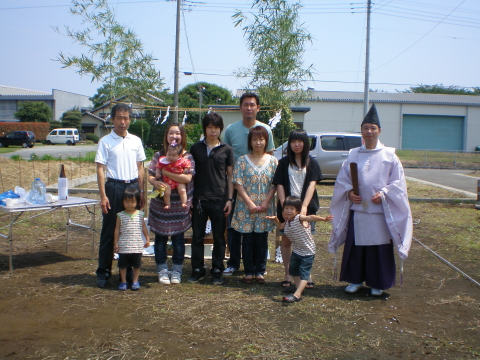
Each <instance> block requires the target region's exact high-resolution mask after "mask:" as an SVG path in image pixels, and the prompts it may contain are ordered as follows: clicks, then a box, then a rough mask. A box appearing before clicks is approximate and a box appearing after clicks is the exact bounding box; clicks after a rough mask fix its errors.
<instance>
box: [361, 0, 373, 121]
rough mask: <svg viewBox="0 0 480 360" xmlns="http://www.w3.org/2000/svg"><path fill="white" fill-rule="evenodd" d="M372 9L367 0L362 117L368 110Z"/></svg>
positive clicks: (370, 2) (369, 1)
mask: <svg viewBox="0 0 480 360" xmlns="http://www.w3.org/2000/svg"><path fill="white" fill-rule="evenodd" d="M371 10H372V1H371V0H368V5H367V41H366V51H365V88H364V91H363V117H364V118H365V116H366V115H367V112H368V107H369V106H368V103H369V99H368V91H369V88H370V86H369V85H370V83H369V81H370V79H369V77H370V12H371Z"/></svg>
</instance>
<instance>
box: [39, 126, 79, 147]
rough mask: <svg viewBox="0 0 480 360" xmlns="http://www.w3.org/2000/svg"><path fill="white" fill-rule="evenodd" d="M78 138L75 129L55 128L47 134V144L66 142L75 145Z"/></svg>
mask: <svg viewBox="0 0 480 360" xmlns="http://www.w3.org/2000/svg"><path fill="white" fill-rule="evenodd" d="M79 140H80V136H79V135H78V130H77V129H55V130H52V131H51V132H50V134H48V135H47V139H46V143H47V145H52V144H67V145H75V144H76V143H77V142H78V141H79Z"/></svg>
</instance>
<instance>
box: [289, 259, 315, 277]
mask: <svg viewBox="0 0 480 360" xmlns="http://www.w3.org/2000/svg"><path fill="white" fill-rule="evenodd" d="M313 260H315V255H306V256H301V255H298V254H296V253H294V252H292V256H291V257H290V266H289V268H288V271H289V275H290V276H300V280H306V281H308V279H309V278H310V272H311V271H312V265H313Z"/></svg>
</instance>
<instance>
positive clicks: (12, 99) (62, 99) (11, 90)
mask: <svg viewBox="0 0 480 360" xmlns="http://www.w3.org/2000/svg"><path fill="white" fill-rule="evenodd" d="M88 98H89V97H88V96H86V95H79V94H74V93H71V92H67V91H62V90H57V89H53V90H52V93H51V94H50V93H48V92H44V91H36V90H28V89H22V88H17V87H12V86H5V85H0V121H18V119H16V118H15V115H14V114H15V113H16V112H17V110H18V109H19V105H20V104H21V102H22V101H43V102H44V103H45V104H47V105H48V106H49V107H50V108H51V109H52V112H53V120H60V118H61V117H62V114H63V113H64V112H65V111H67V110H71V109H72V108H74V107H77V108H79V109H85V108H89V107H91V106H92V102H91V101H90V100H89V99H88Z"/></svg>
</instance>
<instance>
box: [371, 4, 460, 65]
mask: <svg viewBox="0 0 480 360" xmlns="http://www.w3.org/2000/svg"><path fill="white" fill-rule="evenodd" d="M464 2H465V0H462V2H460V4H458V5H457V6H456V7H455V8H454V9H453V10H452V11H451V12H450V13H449V14H447V15H445V17H444V19H446V18H447V17H448V16H449V15H450V14H451V13H453V12H454V11H455V10H456V9H457V8H458V7H459V6H460V5H462V4H463V3H464ZM442 22H443V20H442V21H439V22H438V23H437V24H435V26H434V27H432V28H431V29H430V30H428V31H427V32H426V33H425V34H424V35H423V36H421V37H420V38H419V39H418V40H417V41H415V42H414V43H413V44H412V45H410V46H409V47H407V48H406V49H405V50H403V51H402V52H401V53H399V54H398V55H396V56H395V57H393V58H392V59H390V60H389V61H387V62H386V63H384V64H382V65H380V66H378V67H377V68H375V69H373V70H372V71H375V70H378V69H380V68H381V67H383V66H385V65H387V64H389V63H391V62H392V61H393V60H395V59H396V58H398V57H399V56H401V55H402V54H404V53H405V52H406V51H408V50H410V49H411V48H412V47H413V46H415V45H416V44H417V43H418V42H420V40H422V39H423V38H424V37H425V36H427V35H428V34H430V33H431V32H432V31H433V30H434V29H435V28H436V27H437V26H439V25H440V24H441V23H442Z"/></svg>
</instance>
